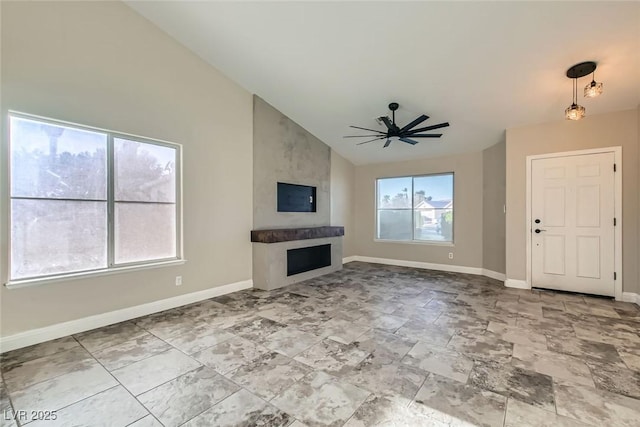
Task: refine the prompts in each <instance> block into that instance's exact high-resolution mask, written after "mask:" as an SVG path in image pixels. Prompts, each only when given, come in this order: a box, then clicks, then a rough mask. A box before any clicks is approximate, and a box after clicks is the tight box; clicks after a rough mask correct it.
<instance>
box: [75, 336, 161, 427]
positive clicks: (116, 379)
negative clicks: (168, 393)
mask: <svg viewBox="0 0 640 427" xmlns="http://www.w3.org/2000/svg"><path fill="white" fill-rule="evenodd" d="M80 345H82V343H80ZM83 347H84V346H83ZM85 350H86V351H87V352H88V353H89V354H90V355H91V357H93V359H94V360H95V361H96V362H97V363H98V364H99V365H100V366H102V369H104V370H105V371H106V372H107V373H108V374H109V375H111V377H112V378H113V379H114V380H115V381H116V382H117V383H118V385H119V386H120V387H122V389H123V390H125V391H126V392H127V393H129V395H130V396H131V397H133V399H134V400H135V401H136V402H138V404H140V405H141V406H142V407H143V408H144V409H146V410H147V412H148V414H147V415H151V416H152V417H153V418H154V419H155V420H156V421H158V423H160V425H162V426H164V424H163V423H161V422H160V420H158V419H157V418H156V416H155V415H154V414H153V413H152V412H151V411H150V410H149V408H147V407H146V406H145V405H144V404H143V403H142V402H140V401H139V400H138V398H137V397H136V396H134V395H133V393H132V392H131V391H130V390H129V389H128V388H127V387H125V385H124V384H122V383H121V382H120V380H118V378H117V377H116V376H115V375H113V373H112V372H111V371H109V370H108V369H107V368H106V366H104V365H103V364H102V363H101V362H100V361H99V360H98V359H97V358H96V357H95V356H94V355H93V354H92V353H91V352H90V351H89V350H87V349H86V348H85ZM167 351H168V350H167ZM127 366H129V365H127ZM115 387H118V386H115ZM112 388H113V387H112ZM109 390H110V389H109ZM103 391H106V390H103ZM100 393H102V392H100ZM98 394H99V393H98ZM94 396H95V395H94ZM76 403H77V402H76ZM144 417H146V415H145V416H144ZM144 417H141V418H139V419H138V420H136V421H134V423H135V422H137V421H139V420H141V419H142V418H144ZM129 424H133V423H129Z"/></svg>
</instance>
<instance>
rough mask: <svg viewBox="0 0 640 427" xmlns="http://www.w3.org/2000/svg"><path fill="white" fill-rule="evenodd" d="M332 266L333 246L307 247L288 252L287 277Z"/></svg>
mask: <svg viewBox="0 0 640 427" xmlns="http://www.w3.org/2000/svg"><path fill="white" fill-rule="evenodd" d="M330 265H331V245H330V244H328V245H319V246H307V247H306V248H298V249H289V250H288V251H287V276H293V275H294V274H300V273H304V272H305V271H311V270H316V269H318V268H322V267H328V266H330Z"/></svg>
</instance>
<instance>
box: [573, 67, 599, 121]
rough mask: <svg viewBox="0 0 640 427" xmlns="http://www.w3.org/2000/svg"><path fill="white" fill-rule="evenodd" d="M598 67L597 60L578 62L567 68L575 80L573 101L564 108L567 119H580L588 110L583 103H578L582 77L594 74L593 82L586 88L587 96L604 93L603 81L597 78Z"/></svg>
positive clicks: (585, 94) (585, 95)
mask: <svg viewBox="0 0 640 427" xmlns="http://www.w3.org/2000/svg"><path fill="white" fill-rule="evenodd" d="M596 67H597V64H596V63H595V62H593V61H587V62H581V63H579V64H576V65H574V66H572V67H570V68H569V69H568V70H567V77H568V78H570V79H572V80H573V97H572V101H573V102H572V103H571V105H570V106H569V107H567V109H565V110H564V116H565V118H566V119H567V120H580V119H582V118H583V117H584V115H585V112H586V109H585V108H584V107H583V106H582V105H578V99H577V98H578V79H579V78H580V77H584V76H587V75H589V74H593V77H592V79H591V83H589V84H588V85H587V86H585V88H584V97H585V98H595V97H596V96H598V95H600V94H601V93H602V83H601V82H600V83H598V82H596V80H595V75H596V73H595V71H596Z"/></svg>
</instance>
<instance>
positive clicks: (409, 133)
mask: <svg viewBox="0 0 640 427" xmlns="http://www.w3.org/2000/svg"><path fill="white" fill-rule="evenodd" d="M399 107H400V105H399V104H398V103H397V102H392V103H390V104H389V110H391V118H389V117H388V116H382V117H378V118H377V119H376V120H377V121H378V123H379V124H381V125H382V124H383V125H385V126H386V127H387V131H386V132H383V131H381V130H376V129H369V128H363V127H360V126H349V127H351V128H354V129H360V130H366V131H369V132H374V134H373V135H371V134H369V135H347V136H345V137H344V138H371V137H374V138H373V139H370V140H368V141H364V142H359V143H358V144H357V145H362V144H368V143H370V142H374V141H380V140H383V139H386V141H385V143H384V145H383V146H382V147H383V148H387V147H388V146H389V145H390V144H391V143H392V142H395V141H401V142H405V143H407V144H410V145H416V144H417V143H418V142H419V141H416V140H415V139H414V138H440V137H441V136H442V134H441V133H431V134H426V133H421V132H428V131H430V130H435V129H440V128H444V127H447V126H449V123H448V122H444V123H439V124H437V125H431V126H426V127H422V128H418V129H414V128H415V127H416V126H418V125H419V124H420V123H422V122H424V121H425V120H427V119H429V116H426V115H424V114H422V115H420V116H419V117H418V118H416V119H415V120H413V121H412V122H410V123H408V124H407V125H405V126H403V127H399V126H398V125H397V124H396V110H397V109H398V108H399Z"/></svg>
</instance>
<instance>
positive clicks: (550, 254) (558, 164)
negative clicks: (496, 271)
mask: <svg viewBox="0 0 640 427" xmlns="http://www.w3.org/2000/svg"><path fill="white" fill-rule="evenodd" d="M613 163H614V154H613V153H599V154H585V155H578V156H566V157H554V158H549V159H536V160H533V161H532V169H531V190H532V191H531V220H532V223H531V224H530V225H531V236H532V237H531V280H532V283H531V284H532V286H534V287H540V288H549V289H558V290H565V291H573V292H583V293H589V294H597V295H608V296H613V295H614V280H613V272H614V246H615V233H614V226H613V218H614V216H615V204H614V201H615V200H614V194H615V191H614V190H615V186H614V171H613ZM536 220H539V222H536ZM536 230H538V232H536Z"/></svg>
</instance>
